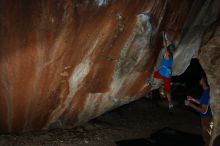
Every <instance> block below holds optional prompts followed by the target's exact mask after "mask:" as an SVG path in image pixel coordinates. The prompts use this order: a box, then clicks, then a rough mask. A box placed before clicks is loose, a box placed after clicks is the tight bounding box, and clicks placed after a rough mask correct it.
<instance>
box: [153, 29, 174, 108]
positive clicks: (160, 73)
mask: <svg viewBox="0 0 220 146" xmlns="http://www.w3.org/2000/svg"><path fill="white" fill-rule="evenodd" d="M163 47H164V48H165V51H164V52H162V53H163V54H162V55H163V57H162V62H161V65H160V67H159V69H158V70H156V71H155V72H154V74H153V85H152V88H151V90H153V89H155V87H154V85H155V83H156V82H157V80H158V79H159V80H162V81H163V82H164V89H165V93H166V95H165V96H166V97H167V100H168V107H169V110H173V104H172V100H171V85H170V82H171V76H172V65H173V53H172V51H174V50H175V46H174V44H173V43H171V42H170V41H169V39H168V38H167V35H166V33H163ZM162 51H163V50H162ZM156 88H157V87H156Z"/></svg>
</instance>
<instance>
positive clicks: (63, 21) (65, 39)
mask: <svg viewBox="0 0 220 146" xmlns="http://www.w3.org/2000/svg"><path fill="white" fill-rule="evenodd" d="M211 8H212V9H211ZM218 8H219V7H218V0H214V1H210V0H208V1H206V2H205V1H196V0H180V1H179V0H178V1H177V0H170V1H164V0H158V1H155V0H148V1H142V0H135V1H134V0H126V1H123V0H117V1H114V0H86V1H81V0H76V1H71V0H65V1H59V0H53V1H51V0H38V1H36V0H20V1H15V0H14V1H13V0H12V1H8V0H0V114H1V119H2V120H1V121H0V131H1V132H13V131H16V132H21V131H29V130H38V129H47V128H48V127H49V126H50V125H51V124H56V123H58V124H57V125H59V126H60V127H61V128H67V127H73V126H74V125H77V124H80V123H83V122H85V121H88V120H89V119H92V118H94V117H97V116H99V115H101V114H102V113H104V112H106V111H108V110H111V109H113V108H116V107H118V106H120V105H123V104H125V103H128V102H130V101H133V100H136V99H138V98H140V97H141V96H142V95H143V94H144V92H146V91H143V90H142V88H143V86H144V82H145V80H146V78H148V77H149V76H150V75H151V73H152V70H153V67H154V65H155V63H156V59H157V56H158V53H159V51H160V47H161V31H162V30H166V31H167V32H168V33H169V34H170V36H171V37H172V38H174V42H175V43H176V44H178V43H179V42H180V46H182V47H179V48H178V50H177V54H176V56H177V57H176V58H180V59H179V60H178V59H176V62H177V64H176V66H178V67H176V70H175V73H176V74H180V73H181V72H183V71H184V69H185V68H186V67H187V65H188V64H189V60H190V59H191V57H192V56H193V54H195V53H196V52H197V51H198V46H199V45H198V43H195V44H196V45H192V46H197V48H194V47H187V49H188V50H190V51H187V50H186V49H184V48H185V47H184V45H187V44H190V43H191V42H190V41H189V40H190V39H189V38H188V39H183V38H184V36H186V37H187V36H190V35H195V34H198V35H195V37H194V40H197V39H199V38H201V35H200V34H201V33H202V32H203V31H204V30H205V29H206V28H207V27H209V26H210V25H211V24H212V23H213V22H214V21H215V20H216V19H217V17H218V16H219V9H218ZM210 9H211V10H212V11H211V10H210ZM206 13H208V14H209V15H207V16H206V17H207V18H208V16H210V15H212V16H213V17H212V19H209V20H208V21H205V20H206V19H205V20H204V21H201V20H200V19H202V16H204V15H206ZM197 16H198V17H197ZM194 18H198V19H196V20H195V21H194ZM192 22H194V23H193V24H195V25H193V27H190V24H192ZM201 22H204V23H202V24H201ZM203 24H204V25H203ZM195 28H197V30H200V29H201V32H200V31H192V30H195ZM198 42H199V41H198ZM187 52H188V53H187ZM179 54H182V55H183V56H182V57H183V58H184V55H185V60H181V57H180V56H178V55H179ZM214 60H215V59H214ZM181 63H182V64H184V65H183V66H181ZM179 66H180V67H179ZM213 84H214V85H213V86H215V84H217V83H215V82H213ZM213 91H214V89H213ZM213 94H215V93H213ZM216 97H217V94H216Z"/></svg>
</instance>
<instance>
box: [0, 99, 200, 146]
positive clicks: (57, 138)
mask: <svg viewBox="0 0 220 146" xmlns="http://www.w3.org/2000/svg"><path fill="white" fill-rule="evenodd" d="M199 121H200V120H199V116H198V115H197V114H196V113H194V112H193V111H191V110H189V109H188V108H186V107H184V105H183V101H181V100H179V101H178V102H176V103H175V111H174V113H173V114H171V113H169V112H168V109H167V106H166V103H165V101H164V100H161V99H159V100H152V99H147V98H142V99H140V100H137V101H135V102H132V103H130V104H127V105H124V106H122V107H120V108H118V109H115V110H113V111H110V112H108V113H105V114H104V115H102V116H100V117H98V118H96V119H94V120H92V121H90V122H88V123H86V124H84V125H82V126H80V127H77V128H74V129H69V130H61V129H56V130H51V131H44V132H31V133H22V134H10V135H0V145H1V146H70V145H71V146H116V144H115V141H119V140H124V139H136V138H147V137H149V136H150V134H151V133H153V132H155V131H157V130H159V129H161V128H164V127H170V128H175V129H178V130H181V131H185V132H191V133H195V134H199V133H200V132H201V129H200V122H199Z"/></svg>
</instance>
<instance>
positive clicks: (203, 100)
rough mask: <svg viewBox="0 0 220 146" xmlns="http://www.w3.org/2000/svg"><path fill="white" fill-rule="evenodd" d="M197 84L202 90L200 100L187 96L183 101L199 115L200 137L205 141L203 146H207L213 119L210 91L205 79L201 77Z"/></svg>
mask: <svg viewBox="0 0 220 146" xmlns="http://www.w3.org/2000/svg"><path fill="white" fill-rule="evenodd" d="M199 83H200V85H201V86H202V89H203V93H202V96H201V97H200V100H199V101H198V100H196V99H195V98H192V97H191V96H187V100H185V105H186V106H188V107H191V108H193V109H194V110H196V111H197V112H199V113H200V118H201V126H202V136H203V139H204V141H205V146H208V145H209V143H210V137H211V133H212V128H213V117H212V110H211V107H210V93H209V92H210V89H209V85H208V81H207V79H206V77H202V78H201V79H200V82H199Z"/></svg>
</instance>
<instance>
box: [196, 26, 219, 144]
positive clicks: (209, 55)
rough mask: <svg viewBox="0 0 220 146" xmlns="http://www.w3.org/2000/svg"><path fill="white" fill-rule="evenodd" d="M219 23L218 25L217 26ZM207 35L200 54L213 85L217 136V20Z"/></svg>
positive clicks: (212, 93) (215, 132) (215, 135)
mask: <svg viewBox="0 0 220 146" xmlns="http://www.w3.org/2000/svg"><path fill="white" fill-rule="evenodd" d="M216 25H217V26H216ZM206 34H207V35H205V36H206V37H205V38H204V39H205V44H204V46H203V47H202V48H201V52H200V54H199V58H200V62H201V64H202V66H203V68H204V69H205V71H206V73H207V77H208V80H209V84H210V86H211V97H212V100H211V105H212V110H213V114H214V133H213V140H214V139H215V137H217V136H219V135H220V117H219V115H220V76H219V74H220V23H219V22H217V24H215V25H214V26H213V27H212V28H211V29H209V30H208V32H207V33H206Z"/></svg>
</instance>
